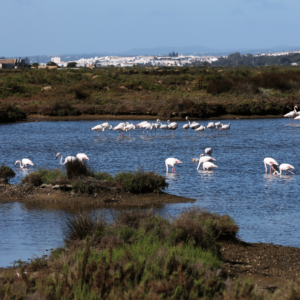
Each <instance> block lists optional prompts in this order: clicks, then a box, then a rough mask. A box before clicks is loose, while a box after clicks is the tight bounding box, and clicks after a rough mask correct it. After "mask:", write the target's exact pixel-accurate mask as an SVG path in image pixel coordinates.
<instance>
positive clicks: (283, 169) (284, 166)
mask: <svg viewBox="0 0 300 300" xmlns="http://www.w3.org/2000/svg"><path fill="white" fill-rule="evenodd" d="M291 169H295V168H294V167H293V166H292V165H290V164H281V165H280V166H279V170H280V173H278V172H277V171H274V174H279V175H281V173H282V172H284V173H285V175H286V172H290V173H292V174H293V175H295V174H294V173H293V172H292V171H291Z"/></svg>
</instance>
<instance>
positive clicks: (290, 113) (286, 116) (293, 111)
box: [284, 105, 298, 124]
mask: <svg viewBox="0 0 300 300" xmlns="http://www.w3.org/2000/svg"><path fill="white" fill-rule="evenodd" d="M297 109H298V106H296V105H295V106H294V110H292V111H290V112H289V113H287V114H285V115H284V117H285V118H289V124H290V123H291V124H293V118H295V117H296V116H297V115H298V112H297Z"/></svg>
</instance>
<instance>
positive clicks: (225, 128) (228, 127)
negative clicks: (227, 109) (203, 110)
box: [220, 123, 230, 134]
mask: <svg viewBox="0 0 300 300" xmlns="http://www.w3.org/2000/svg"><path fill="white" fill-rule="evenodd" d="M229 129H230V123H228V124H227V125H223V124H222V127H221V128H220V130H225V131H226V134H227V130H229Z"/></svg>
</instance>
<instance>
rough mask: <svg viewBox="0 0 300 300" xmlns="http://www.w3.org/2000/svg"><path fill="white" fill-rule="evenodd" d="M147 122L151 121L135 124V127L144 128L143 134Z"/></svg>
mask: <svg viewBox="0 0 300 300" xmlns="http://www.w3.org/2000/svg"><path fill="white" fill-rule="evenodd" d="M146 124H149V122H148V121H144V122H141V123H139V124H137V125H135V127H137V128H141V129H142V130H143V134H144V125H146Z"/></svg>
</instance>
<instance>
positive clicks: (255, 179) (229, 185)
mask: <svg viewBox="0 0 300 300" xmlns="http://www.w3.org/2000/svg"><path fill="white" fill-rule="evenodd" d="M102 122H104V121H102V120H99V121H98V122H97V121H60V122H35V123H23V124H13V125H1V126H0V132H1V144H0V149H1V161H0V163H5V164H6V165H8V166H11V167H13V166H14V162H15V161H16V160H20V159H22V158H29V159H31V160H32V161H33V162H34V163H35V168H37V167H38V166H40V167H45V166H47V167H50V168H55V167H60V164H59V160H58V159H55V154H56V153H57V152H61V153H63V154H64V156H67V155H74V156H75V155H76V154H77V153H81V152H84V153H86V154H87V155H88V157H89V158H90V161H89V164H90V165H91V166H92V167H93V168H94V169H95V170H102V171H106V172H109V173H113V174H114V173H117V172H119V171H124V170H135V169H137V168H138V167H142V168H144V169H149V170H154V171H157V172H159V173H160V174H164V175H166V176H167V181H168V182H169V184H170V186H169V188H168V190H167V192H169V193H171V194H175V195H179V196H185V197H191V198H194V199H196V200H197V201H196V202H195V203H193V204H170V205H166V206H165V207H164V208H162V209H160V211H159V212H160V213H161V214H170V213H171V214H177V213H178V212H179V211H180V210H181V209H182V208H187V207H191V206H199V207H201V208H206V209H207V210H209V211H212V212H217V213H220V214H229V215H230V216H231V217H232V218H233V219H234V220H235V221H236V222H237V224H238V225H239V227H240V231H239V236H240V238H242V239H243V240H245V241H248V242H268V243H274V244H281V245H289V246H297V247H300V239H299V237H300V230H299V224H300V221H299V216H300V209H299V196H298V192H299V184H300V176H299V175H298V174H299V170H300V169H299V168H300V162H299V158H298V153H299V149H298V148H299V142H298V138H299V136H300V126H298V125H296V124H295V125H294V126H290V125H287V120H286V119H258V120H224V121H222V123H223V124H227V123H228V122H230V123H231V129H230V130H229V131H228V134H226V133H220V134H218V132H217V131H216V130H214V131H213V134H212V135H211V134H210V130H205V131H204V134H203V135H202V136H199V133H198V134H197V137H195V135H194V131H192V130H188V131H187V132H186V131H184V130H183V129H181V127H182V125H183V124H185V123H186V122H178V125H179V126H178V129H177V130H176V131H174V136H172V135H171V131H167V132H166V135H164V132H163V131H161V130H158V131H157V134H156V136H154V135H152V136H150V135H149V137H147V136H145V135H144V136H143V135H142V132H141V130H140V129H136V130H134V131H132V132H131V138H129V137H128V133H124V137H123V138H119V137H118V132H115V131H106V137H104V135H103V133H102V132H101V133H100V138H99V139H98V137H97V132H94V131H90V130H89V128H91V127H93V126H95V125H97V124H100V123H102ZM122 122H123V121H122ZM129 122H130V123H131V121H129ZM109 123H110V124H112V125H113V126H114V125H117V124H118V123H119V121H110V122H109ZM132 123H134V124H137V123H139V121H136V120H135V121H133V122H132ZM163 123H165V122H163ZM200 124H203V125H206V124H207V121H202V122H200ZM186 134H187V135H186ZM125 135H126V136H125ZM206 147H211V148H212V149H213V155H212V156H213V157H214V158H216V159H217V162H216V165H217V166H218V169H216V170H215V171H210V172H207V171H203V170H202V169H201V170H199V171H197V170H196V167H197V164H193V163H192V162H191V158H193V157H198V156H199V155H200V154H201V153H204V149H205V148H206ZM267 156H270V157H273V158H274V159H276V160H277V161H278V162H279V163H290V164H292V165H293V166H294V167H295V169H296V171H295V176H285V175H283V176H273V175H270V174H266V173H265V172H264V165H263V159H264V157H267ZM168 157H176V158H178V159H180V160H181V161H183V165H177V166H176V170H177V173H176V174H172V173H168V174H166V169H165V165H164V161H165V159H166V158H168ZM28 172H30V170H29V171H28V170H20V169H16V173H17V176H16V177H15V178H14V179H13V180H12V183H15V184H16V183H19V182H20V181H21V179H22V178H23V177H24V176H25V175H26V174H28ZM1 200H5V199H1ZM66 213H67V209H65V210H64V209H62V208H57V207H51V208H49V207H43V206H39V207H36V206H28V205H27V206H26V205H25V204H22V203H1V204H0V228H1V231H0V239H1V241H2V242H1V245H0V266H7V265H9V263H11V262H12V261H13V260H17V259H19V258H21V259H23V260H25V259H27V258H30V257H32V255H33V254H36V255H41V253H42V251H43V250H46V249H50V248H53V247H57V246H60V245H62V233H61V224H62V223H63V221H64V218H65V215H66Z"/></svg>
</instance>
